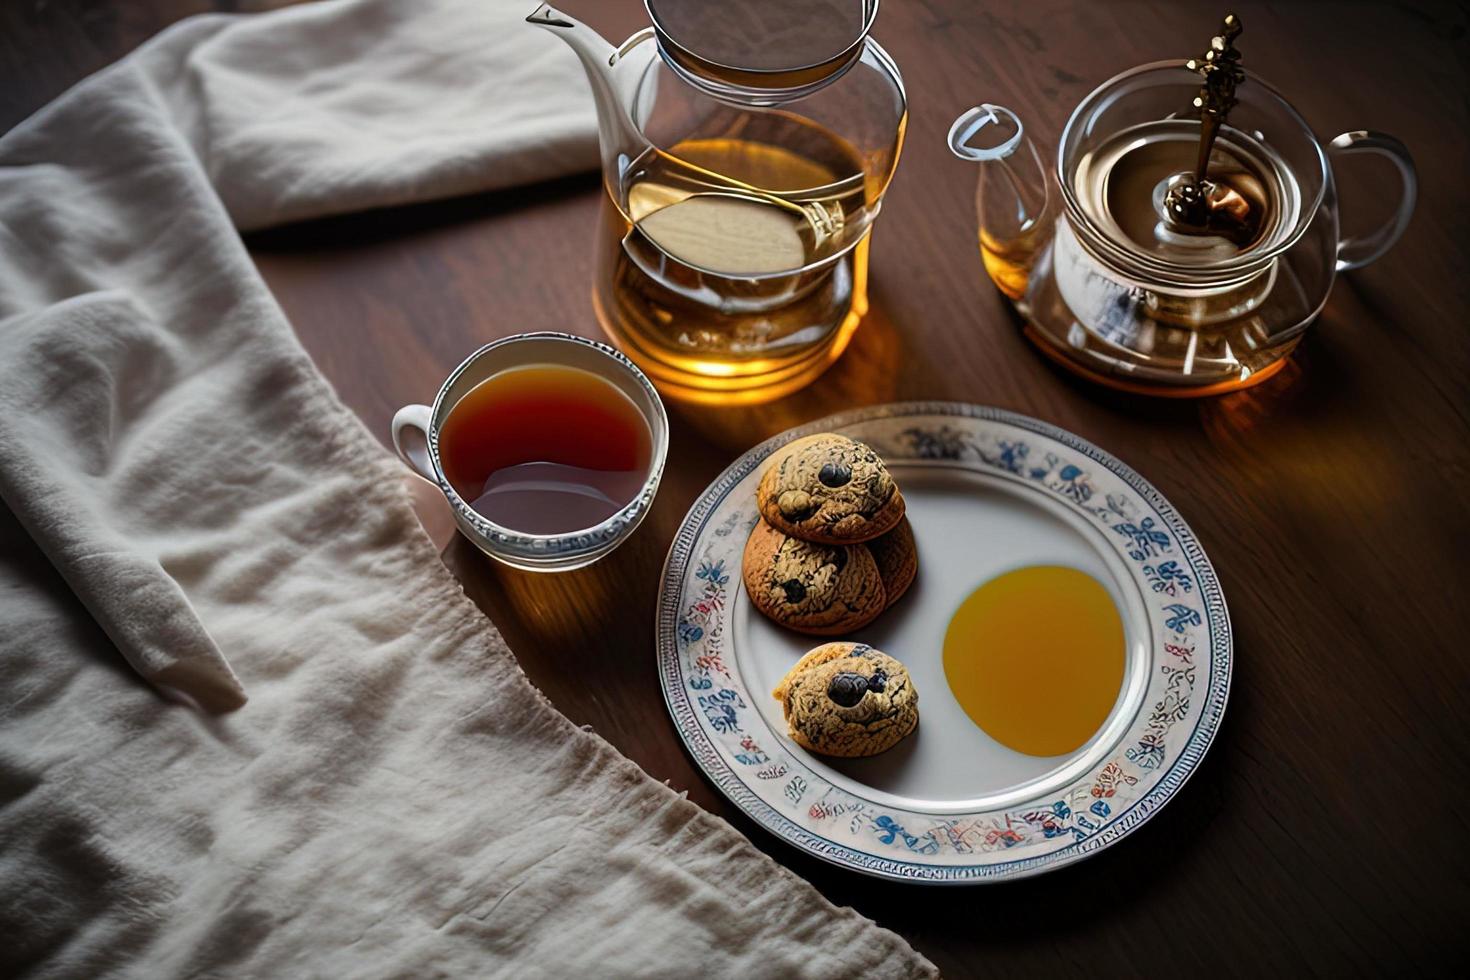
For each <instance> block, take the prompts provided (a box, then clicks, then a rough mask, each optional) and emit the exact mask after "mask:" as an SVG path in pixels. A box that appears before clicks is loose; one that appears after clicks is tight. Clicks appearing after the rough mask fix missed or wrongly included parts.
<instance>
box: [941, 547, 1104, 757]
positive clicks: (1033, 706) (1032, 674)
mask: <svg viewBox="0 0 1470 980" xmlns="http://www.w3.org/2000/svg"><path fill="white" fill-rule="evenodd" d="M1124 656H1125V650H1124V641H1123V620H1122V618H1121V617H1120V616H1119V615H1118V610H1117V607H1116V606H1114V605H1113V600H1112V597H1110V596H1109V595H1108V591H1107V589H1105V588H1103V586H1102V584H1101V583H1099V582H1098V581H1097V580H1096V579H1095V578H1093V577H1092V576H1090V575H1088V574H1086V573H1084V572H1079V571H1078V570H1077V569H1075V568H1063V567H1061V566H1055V565H1034V566H1031V567H1029V568H1020V569H1017V570H1015V571H1013V572H1007V573H1006V574H1004V575H1000V576H997V577H996V578H993V579H991V580H990V581H988V582H986V583H984V584H983V585H981V586H980V587H979V588H977V589H976V590H975V591H974V592H972V593H970V595H969V597H968V598H966V599H965V601H964V602H962V603H960V607H959V609H958V610H956V611H955V614H954V618H953V619H951V620H950V623H949V629H948V630H947V631H946V632H945V635H944V676H945V679H946V680H947V681H948V682H949V687H950V690H951V691H953V692H954V696H955V698H956V699H957V700H958V701H959V703H960V706H961V707H963V708H964V709H965V714H967V715H969V716H970V720H971V721H973V722H974V723H975V724H977V725H979V726H980V727H981V728H982V729H983V730H984V731H985V733H986V734H988V735H989V736H990V737H991V738H993V739H995V740H996V741H997V742H999V743H1001V744H1002V745H1005V746H1007V747H1009V748H1012V749H1015V750H1016V751H1017V752H1024V753H1026V754H1027V755H1039V756H1049V755H1064V754H1066V753H1069V752H1075V751H1076V750H1077V749H1079V748H1081V747H1082V746H1083V745H1085V744H1087V741H1088V739H1090V738H1092V736H1093V735H1094V734H1095V733H1096V732H1097V730H1098V729H1099V728H1101V727H1102V724H1103V722H1104V721H1106V720H1107V717H1108V713H1109V712H1110V711H1112V709H1113V704H1114V703H1115V702H1116V701H1117V699H1118V691H1119V689H1120V688H1121V687H1122V686H1123V661H1124Z"/></svg>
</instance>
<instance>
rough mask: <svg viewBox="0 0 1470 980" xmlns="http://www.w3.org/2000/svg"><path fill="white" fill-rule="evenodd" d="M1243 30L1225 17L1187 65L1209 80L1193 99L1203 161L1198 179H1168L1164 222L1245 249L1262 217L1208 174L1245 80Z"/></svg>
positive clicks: (1235, 19) (1196, 174) (1195, 175)
mask: <svg viewBox="0 0 1470 980" xmlns="http://www.w3.org/2000/svg"><path fill="white" fill-rule="evenodd" d="M1243 29H1244V28H1243V27H1242V26H1241V23H1240V18H1239V17H1237V16H1235V15H1234V14H1226V15H1225V19H1224V20H1223V21H1222V22H1221V24H1220V33H1219V34H1217V35H1215V36H1214V37H1212V38H1210V47H1209V50H1208V51H1206V52H1205V53H1204V54H1203V55H1201V56H1200V57H1198V58H1191V59H1189V60H1188V61H1186V62H1185V63H1184V64H1185V67H1187V68H1188V69H1189V70H1190V71H1193V72H1198V73H1199V75H1200V76H1201V77H1202V78H1203V79H1204V84H1202V85H1201V86H1200V87H1199V94H1198V95H1196V96H1195V97H1194V107H1195V109H1197V110H1199V121H1200V134H1199V158H1198V161H1197V162H1196V164H1195V168H1194V173H1193V174H1189V173H1182V174H1176V175H1175V176H1173V177H1171V178H1170V179H1169V186H1168V191H1167V193H1166V195H1165V197H1164V218H1165V220H1166V221H1167V222H1169V224H1170V226H1171V227H1173V228H1175V229H1176V230H1181V231H1186V232H1190V233H1197V234H1202V233H1213V234H1221V235H1224V236H1225V237H1226V238H1229V239H1231V240H1232V241H1235V242H1237V243H1241V244H1243V243H1244V242H1246V241H1249V240H1250V238H1251V237H1252V236H1253V235H1254V234H1255V231H1256V228H1257V227H1258V226H1259V224H1260V217H1261V216H1260V215H1259V214H1256V213H1253V209H1251V208H1250V206H1249V202H1248V201H1246V200H1245V198H1243V197H1241V196H1240V195H1239V194H1238V193H1233V192H1231V190H1230V189H1229V188H1227V187H1223V186H1222V185H1219V184H1216V183H1215V182H1213V181H1211V180H1210V179H1209V173H1208V169H1209V164H1210V151H1211V150H1212V149H1213V148H1214V146H1215V137H1216V136H1217V135H1218V134H1219V132H1220V128H1221V127H1222V126H1224V125H1225V118H1226V117H1227V116H1228V115H1230V110H1231V109H1234V108H1235V87H1236V86H1237V85H1239V84H1240V83H1241V82H1243V81H1245V72H1244V71H1243V70H1242V69H1241V67H1240V52H1239V51H1237V50H1235V39H1236V38H1238V37H1240V34H1241V31H1242V30H1243Z"/></svg>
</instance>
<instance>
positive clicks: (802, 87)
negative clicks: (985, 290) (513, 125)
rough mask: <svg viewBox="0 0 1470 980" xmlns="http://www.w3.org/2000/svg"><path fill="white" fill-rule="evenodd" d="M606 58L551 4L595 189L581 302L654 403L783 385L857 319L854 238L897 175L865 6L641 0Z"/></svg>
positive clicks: (859, 282) (894, 133) (873, 3)
mask: <svg viewBox="0 0 1470 980" xmlns="http://www.w3.org/2000/svg"><path fill="white" fill-rule="evenodd" d="M647 8H648V12H649V16H650V17H651V18H652V20H653V26H652V27H650V28H645V29H644V30H642V31H639V32H638V33H636V34H634V35H633V36H632V37H630V38H628V40H626V41H625V42H623V44H622V45H621V46H620V47H618V48H613V47H612V46H611V45H610V44H608V43H607V42H606V41H604V40H603V39H602V37H600V36H599V35H598V34H597V33H596V32H594V31H593V30H591V29H590V28H588V27H587V26H585V25H583V24H581V23H578V22H577V21H576V20H573V19H572V18H571V17H568V16H566V15H565V14H563V13H561V12H560V11H558V10H555V9H553V8H552V7H550V6H548V5H545V4H543V5H541V6H540V7H538V8H537V9H536V11H535V12H534V13H532V14H531V15H530V17H528V18H527V20H528V21H529V22H530V23H532V24H536V25H537V26H539V27H542V28H545V29H546V30H548V31H551V32H553V33H555V34H556V35H557V36H558V37H560V38H561V39H562V40H563V41H565V42H566V43H567V44H568V45H570V46H571V47H572V48H573V49H574V50H575V51H576V53H577V56H578V58H579V59H580V60H581V62H582V66H583V68H584V69H585V70H586V73H587V78H588V81H589V82H590V83H591V86H592V93H593V96H594V98H595V100H596V103H597V117H598V135H599V139H600V142H601V152H602V170H603V186H604V190H605V194H604V198H603V207H602V215H601V218H600V220H599V228H598V232H597V259H596V270H595V273H594V275H595V283H594V287H593V301H594V304H595V306H596V310H597V315H598V319H599V320H600V321H601V324H602V326H603V329H604V330H606V332H607V333H608V335H609V336H610V337H612V339H613V340H614V342H615V343H617V345H618V346H619V347H621V348H622V349H623V351H624V352H625V353H626V354H627V355H628V356H629V357H630V358H632V359H633V360H634V361H635V362H637V363H638V365H639V366H640V367H641V368H642V369H643V370H644V371H645V372H646V373H647V374H648V375H649V376H650V377H651V378H652V379H653V380H654V382H655V384H657V385H658V387H659V388H660V390H661V391H663V392H664V393H665V394H666V395H669V396H672V397H675V398H683V399H688V400H695V401H706V402H719V403H730V402H753V401H764V400H768V399H770V398H775V397H778V396H780V395H783V394H786V393H787V392H790V391H794V390H796V389H797V388H800V387H802V386H804V385H806V384H808V383H809V382H811V381H812V380H813V379H814V378H816V377H817V375H819V374H820V373H821V372H822V371H823V370H825V369H826V368H827V366H828V365H830V364H831V363H832V362H833V361H834V360H836V359H837V358H838V357H839V356H840V355H841V354H842V351H843V350H844V348H845V347H846V346H847V343H848V341H849V340H850V339H851V337H852V334H853V332H854V331H855V330H856V329H857V326H858V323H859V321H860V320H861V319H862V316H863V314H864V313H865V312H866V311H867V276H868V234H869V231H870V229H871V226H872V223H873V221H874V219H875V218H876V217H877V216H878V211H879V209H880V207H881V205H882V201H883V194H884V191H885V190H887V188H888V182H889V180H890V179H891V178H892V176H893V171H894V168H895V167H896V166H897V163H898V156H899V149H900V147H901V146H902V143H903V136H904V128H905V125H906V122H907V118H908V112H907V102H906V99H905V96H904V89H903V81H902V78H901V77H900V76H899V73H898V69H897V68H896V67H895V66H894V64H893V61H892V60H891V59H890V58H889V57H888V55H887V53H886V52H884V50H883V49H882V48H881V47H879V45H878V43H877V42H876V41H874V40H873V39H872V38H871V37H869V36H868V32H869V29H870V28H871V27H872V24H873V19H874V17H875V16H876V14H877V9H878V2H877V0H827V2H825V3H820V4H791V3H789V2H788V0H746V2H742V3H738V4H710V3H707V2H702V0H647Z"/></svg>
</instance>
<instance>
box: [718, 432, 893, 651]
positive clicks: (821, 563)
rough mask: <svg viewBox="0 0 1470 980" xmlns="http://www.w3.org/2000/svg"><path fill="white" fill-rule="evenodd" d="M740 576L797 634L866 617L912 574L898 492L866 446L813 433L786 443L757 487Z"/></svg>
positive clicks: (856, 624)
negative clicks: (754, 519) (755, 514)
mask: <svg viewBox="0 0 1470 980" xmlns="http://www.w3.org/2000/svg"><path fill="white" fill-rule="evenodd" d="M756 498H757V504H758V506H759V509H760V513H761V520H760V522H759V523H758V524H756V526H755V528H754V530H752V531H751V534H750V538H749V540H748V541H747V542H746V544H745V557H744V561H743V563H742V574H743V577H744V579H745V588H746V591H748V592H749V593H750V598H751V601H752V602H753V603H754V604H755V607H756V608H757V609H759V610H760V611H761V612H762V613H764V614H765V615H766V616H768V617H770V618H771V619H772V620H774V621H775V622H777V623H779V624H781V625H782V626H785V627H788V628H790V629H794V630H798V631H800V632H803V633H813V634H817V635H822V636H830V635H836V634H841V633H847V632H850V631H852V630H856V629H860V628H861V627H863V626H866V625H867V624H868V623H870V622H872V621H873V620H874V619H876V618H877V617H878V615H879V614H880V613H881V612H883V610H884V609H887V608H888V607H889V606H891V605H892V604H893V603H895V602H897V601H898V599H899V597H900V596H902V595H903V593H904V592H905V591H906V590H907V589H908V587H909V585H910V584H912V582H913V580H914V576H915V574H916V573H917V571H918V557H917V552H916V550H915V547H914V535H913V531H912V530H911V529H910V528H909V525H908V521H907V520H906V519H905V518H904V502H903V495H902V494H901V493H899V491H898V486H897V485H896V484H895V483H894V482H893V478H892V476H890V475H889V473H888V467H887V466H885V465H884V464H883V460H882V459H881V458H879V456H878V454H877V453H875V452H874V451H873V450H872V449H870V448H869V447H868V446H865V445H863V444H862V443H860V442H856V441H854V440H852V439H849V438H847V437H846V436H840V435H835V434H833V433H821V434H819V435H814V436H807V437H806V438H804V439H798V440H796V441H795V442H793V443H791V444H790V445H789V446H787V447H786V448H785V449H784V450H783V451H782V452H781V453H780V455H779V456H777V458H776V460H775V461H774V462H773V463H772V465H771V467H770V468H769V469H768V470H767V471H766V473H765V475H764V476H763V477H762V478H761V482H760V486H759V487H758V489H757V490H756Z"/></svg>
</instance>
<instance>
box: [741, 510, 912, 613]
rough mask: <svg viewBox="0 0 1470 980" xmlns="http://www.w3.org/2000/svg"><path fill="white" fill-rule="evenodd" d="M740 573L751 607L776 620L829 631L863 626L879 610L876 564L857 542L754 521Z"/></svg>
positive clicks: (881, 599)
mask: <svg viewBox="0 0 1470 980" xmlns="http://www.w3.org/2000/svg"><path fill="white" fill-rule="evenodd" d="M741 576H742V577H743V578H744V580H745V588H746V591H748V592H749V593H750V600H751V602H753V603H755V607H756V608H757V609H759V610H760V611H761V612H763V613H765V614H766V615H767V616H769V617H770V618H771V619H773V620H775V621H776V622H777V623H780V624H781V625H782V626H787V627H790V628H791V629H794V630H798V631H800V632H802V633H815V634H818V635H834V634H838V633H846V632H848V631H849V630H855V629H857V628H859V627H861V626H866V625H867V624H868V623H870V622H872V621H873V619H874V618H875V617H876V616H877V615H878V614H879V613H881V612H882V611H883V609H884V605H885V597H884V594H883V582H882V580H881V579H879V578H878V566H877V564H875V563H874V561H873V556H872V554H870V553H869V552H868V549H867V548H865V547H863V546H862V545H851V546H849V545H840V544H837V545H833V544H818V543H816V542H812V541H802V540H801V539H800V538H793V537H791V536H789V535H787V534H783V533H782V532H780V531H778V530H776V529H775V528H773V527H771V526H770V525H769V524H767V523H766V522H765V521H759V522H757V523H756V526H755V529H754V530H752V531H751V532H750V538H749V539H748V540H747V541H746V542H745V557H744V559H743V560H742V562H741Z"/></svg>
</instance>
